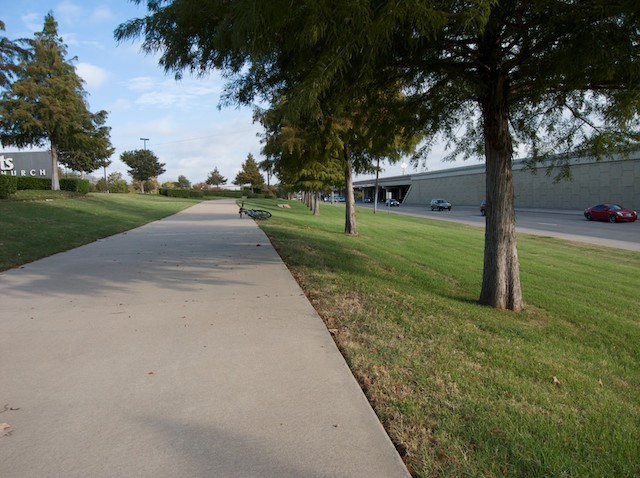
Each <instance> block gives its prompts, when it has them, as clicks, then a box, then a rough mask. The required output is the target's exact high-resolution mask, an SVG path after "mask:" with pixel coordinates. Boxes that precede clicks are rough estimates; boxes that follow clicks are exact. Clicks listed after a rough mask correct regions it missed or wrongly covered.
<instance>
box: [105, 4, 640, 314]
mask: <svg viewBox="0 0 640 478" xmlns="http://www.w3.org/2000/svg"><path fill="white" fill-rule="evenodd" d="M194 11H197V12H198V14H197V15H194V14H193V12H194ZM282 12H287V14H286V15H283V14H282ZM638 31H640V2H637V1H635V0H606V1H605V0H588V1H581V2H569V1H566V0H564V1H563V0H513V1H509V2H506V1H496V0H480V1H475V2H460V1H458V0H439V1H434V2H395V1H388V0H374V1H369V2H335V1H333V0H300V1H297V2H290V1H288V0H273V1H270V2H254V1H253V0H236V1H234V2H228V1H226V0H210V1H208V2H199V1H196V0H174V1H172V2H170V3H165V2H147V15H146V16H144V17H142V18H136V19H132V20H130V21H128V22H126V23H124V24H122V25H120V26H119V27H118V28H117V30H116V34H115V35H116V38H117V39H119V40H125V39H133V38H138V37H142V38H143V47H142V48H143V50H144V51H145V52H146V53H153V54H159V55H160V56H159V63H160V65H161V66H162V67H163V68H164V69H165V70H166V71H170V72H173V73H175V74H176V76H181V74H182V73H183V72H184V71H185V70H186V71H194V72H198V73H202V74H206V73H208V72H209V71H211V70H220V71H222V72H223V73H224V74H225V75H226V78H229V79H230V80H229V83H228V84H227V89H226V94H225V97H224V99H223V100H224V102H226V103H228V104H253V103H254V102H255V100H256V99H258V100H262V101H263V102H264V101H266V102H268V103H269V104H270V106H269V108H268V109H266V110H265V111H258V112H257V114H256V116H257V118H258V119H259V120H260V121H261V122H262V123H263V124H264V125H265V128H266V133H265V138H264V139H265V146H264V147H265V154H267V155H268V157H270V158H272V159H274V162H275V164H274V170H275V172H276V174H277V175H279V176H280V177H281V178H282V177H285V176H286V179H287V180H288V179H291V180H292V181H285V182H287V183H290V184H295V183H296V182H297V181H299V182H300V184H308V185H309V186H308V187H306V188H304V189H308V190H314V189H321V188H319V187H311V183H313V182H320V183H323V184H324V183H325V181H327V175H331V174H333V172H334V168H330V167H328V165H330V164H331V163H332V162H338V163H340V165H341V167H339V168H337V169H338V170H340V171H342V172H344V178H345V179H344V183H346V184H345V186H346V190H347V191H348V197H347V198H346V199H347V208H346V223H347V227H346V232H347V233H352V234H353V233H355V228H352V227H351V225H350V224H353V225H355V216H353V196H352V194H353V193H352V188H351V187H350V178H351V174H352V173H353V171H358V172H361V171H366V170H370V169H371V167H372V164H374V159H376V158H379V157H386V158H390V159H391V160H394V159H397V158H398V157H399V156H401V155H402V154H406V153H411V152H414V151H415V150H416V148H417V147H418V145H420V149H418V153H424V154H426V153H428V152H429V149H430V147H431V146H432V145H433V144H434V142H435V141H437V140H440V139H442V138H444V139H445V140H446V141H447V144H448V146H449V147H450V151H451V156H452V157H463V158H466V157H470V156H472V155H481V156H484V158H485V162H486V201H487V216H486V232H485V252H484V272H483V280H482V288H481V292H480V297H479V302H480V303H482V304H488V305H491V306H494V307H497V308H504V309H511V310H515V311H518V310H521V309H522V308H523V306H524V302H523V298H522V290H521V286H520V272H519V265H518V254H517V248H516V235H515V211H514V191H513V183H512V171H511V162H512V156H513V152H514V145H518V146H525V147H528V151H529V153H530V155H531V158H532V160H537V159H541V158H545V157H548V156H549V155H551V154H552V153H556V154H558V153H561V154H563V155H564V157H565V158H566V156H567V154H569V153H580V154H587V153H595V154H597V155H603V154H611V153H612V152H616V153H619V152H621V151H622V152H625V151H628V149H629V148H631V147H635V145H636V144H637V142H638V140H639V139H640V128H639V124H640V122H639V121H638V108H639V106H640V94H639V93H640V42H639V38H638ZM423 157H424V156H423ZM560 157H563V156H562V155H561V156H560ZM560 166H561V169H560V172H561V173H566V172H567V171H568V169H567V168H568V167H567V163H564V164H560ZM329 182H330V181H329Z"/></svg>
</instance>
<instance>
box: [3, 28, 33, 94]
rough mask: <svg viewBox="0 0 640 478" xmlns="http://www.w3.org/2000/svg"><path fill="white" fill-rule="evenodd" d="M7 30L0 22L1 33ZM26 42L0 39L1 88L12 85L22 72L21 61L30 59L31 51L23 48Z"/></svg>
mask: <svg viewBox="0 0 640 478" xmlns="http://www.w3.org/2000/svg"><path fill="white" fill-rule="evenodd" d="M4 30H5V24H4V22H3V21H2V20H0V32H3V31H4ZM24 43H25V41H24V40H9V39H8V38H7V37H4V36H1V37H0V88H6V87H8V86H9V85H10V84H11V80H12V79H13V78H15V76H16V74H17V73H18V72H19V71H20V60H26V59H28V58H29V50H27V49H25V48H22V47H21V46H20V45H22V44H24Z"/></svg>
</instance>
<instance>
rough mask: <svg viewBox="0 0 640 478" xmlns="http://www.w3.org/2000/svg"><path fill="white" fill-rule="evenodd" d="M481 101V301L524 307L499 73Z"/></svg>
mask: <svg viewBox="0 0 640 478" xmlns="http://www.w3.org/2000/svg"><path fill="white" fill-rule="evenodd" d="M495 80H496V81H493V82H490V84H491V86H490V87H489V88H488V91H489V92H488V93H487V95H486V96H485V98H484V99H483V100H482V102H481V103H482V104H481V106H482V115H483V129H484V147H485V156H486V194H487V197H486V200H487V213H486V227H485V240H484V272H483V276H482V290H481V292H480V299H479V301H480V303H482V304H487V305H490V306H493V307H496V308H498V309H510V310H514V311H519V310H522V307H523V301H522V289H521V287H520V269H519V265H518V251H517V248H516V216H515V206H514V193H513V174H512V169H511V158H512V155H513V144H512V141H511V135H510V133H509V113H508V103H507V93H506V91H507V88H506V85H505V80H504V78H501V77H500V75H499V73H498V75H496V78H495Z"/></svg>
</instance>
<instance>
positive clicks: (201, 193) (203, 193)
mask: <svg viewBox="0 0 640 478" xmlns="http://www.w3.org/2000/svg"><path fill="white" fill-rule="evenodd" d="M160 194H162V195H163V196H168V197H178V198H202V197H229V198H241V197H246V198H266V199H275V198H276V197H275V196H274V195H273V194H265V193H252V192H250V191H230V190H227V189H209V190H199V189H174V188H160Z"/></svg>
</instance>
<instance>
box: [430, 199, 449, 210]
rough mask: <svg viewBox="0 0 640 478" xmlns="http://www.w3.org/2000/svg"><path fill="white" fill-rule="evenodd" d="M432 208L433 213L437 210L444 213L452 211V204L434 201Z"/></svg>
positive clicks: (440, 200)
mask: <svg viewBox="0 0 640 478" xmlns="http://www.w3.org/2000/svg"><path fill="white" fill-rule="evenodd" d="M430 206H431V210H432V211H435V210H436V209H437V210H438V211H444V210H445V209H446V210H447V211H451V203H450V202H449V201H447V200H446V199H432V200H431V204H430Z"/></svg>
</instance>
